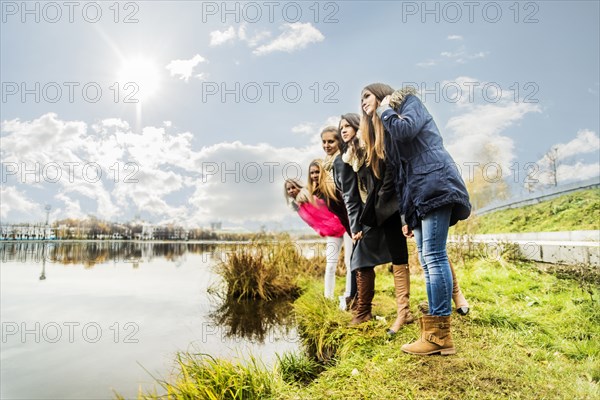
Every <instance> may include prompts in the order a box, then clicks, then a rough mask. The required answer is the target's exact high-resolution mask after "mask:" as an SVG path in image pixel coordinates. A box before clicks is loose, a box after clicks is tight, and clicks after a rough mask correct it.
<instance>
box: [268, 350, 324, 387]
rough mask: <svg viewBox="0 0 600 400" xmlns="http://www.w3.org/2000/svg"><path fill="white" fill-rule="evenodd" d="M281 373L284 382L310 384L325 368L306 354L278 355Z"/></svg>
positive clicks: (289, 353)
mask: <svg viewBox="0 0 600 400" xmlns="http://www.w3.org/2000/svg"><path fill="white" fill-rule="evenodd" d="M277 361H278V368H279V373H280V374H281V378H282V379H283V381H284V382H287V383H299V384H308V383H310V382H311V381H312V380H314V379H315V378H316V377H317V376H318V375H319V373H320V372H321V371H322V370H323V367H322V366H321V365H320V364H319V363H317V362H316V361H315V360H313V359H311V358H309V357H308V356H307V355H306V354H304V353H291V352H286V353H283V354H282V355H279V354H278V355H277Z"/></svg>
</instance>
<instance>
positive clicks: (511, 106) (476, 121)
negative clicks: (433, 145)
mask: <svg viewBox="0 0 600 400" xmlns="http://www.w3.org/2000/svg"><path fill="white" fill-rule="evenodd" d="M474 82H476V83H478V84H479V86H477V87H479V88H481V87H482V86H483V85H485V82H478V81H477V80H476V79H474V78H469V77H464V76H463V77H458V78H457V79H456V80H455V81H454V82H453V83H454V84H457V85H458V86H459V87H461V92H460V96H461V97H460V101H458V102H456V107H457V110H458V111H459V112H460V114H459V115H456V116H454V117H452V118H450V119H449V120H448V122H447V124H446V128H447V129H448V130H449V131H450V132H451V133H452V135H451V136H450V140H449V141H448V144H447V146H446V147H447V148H448V151H449V152H450V154H452V157H453V158H454V160H455V161H456V163H457V164H459V165H467V164H465V163H469V162H477V163H480V164H481V165H483V164H485V163H489V162H495V163H498V164H499V165H500V166H501V167H502V169H503V173H506V174H505V176H508V174H509V169H510V165H511V163H512V161H513V160H514V159H515V145H514V141H513V139H511V138H510V137H508V136H505V135H503V134H502V132H504V131H505V130H507V129H509V128H510V127H511V126H513V125H515V124H517V123H519V122H520V121H521V120H522V119H523V118H524V117H525V116H526V115H527V114H529V113H539V112H541V109H540V107H539V106H538V105H536V104H532V103H524V102H517V103H515V102H514V99H512V98H511V96H510V95H511V92H510V91H504V92H502V93H499V96H500V97H499V99H498V102H496V103H486V102H485V101H482V100H485V98H483V95H482V91H481V90H473V85H472V84H473V83H474ZM443 84H448V82H443ZM465 171H466V170H465V169H463V172H465Z"/></svg>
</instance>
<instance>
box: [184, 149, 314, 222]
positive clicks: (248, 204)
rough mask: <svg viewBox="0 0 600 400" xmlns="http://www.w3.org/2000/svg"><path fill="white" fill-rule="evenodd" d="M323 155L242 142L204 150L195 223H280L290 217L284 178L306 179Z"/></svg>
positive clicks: (194, 203) (194, 202) (195, 198)
mask: <svg viewBox="0 0 600 400" xmlns="http://www.w3.org/2000/svg"><path fill="white" fill-rule="evenodd" d="M322 153H323V151H322V150H321V149H319V148H318V147H315V146H309V147H305V148H300V149H298V148H294V147H284V148H276V147H273V146H271V145H268V144H259V145H247V144H243V143H241V142H233V143H219V144H217V145H214V146H210V147H206V148H203V149H202V150H201V151H200V155H199V158H198V159H197V160H196V163H197V170H199V171H201V172H202V173H203V174H204V175H203V178H202V179H199V180H197V181H196V182H195V191H194V193H193V195H192V196H191V197H190V199H189V203H190V204H191V205H192V206H193V208H194V210H195V211H194V212H193V213H192V215H191V217H190V220H191V221H209V220H214V219H226V220H228V221H231V222H233V223H240V222H243V221H262V222H267V221H280V220H281V219H282V218H284V217H285V216H288V215H289V214H290V210H289V208H287V206H286V203H285V198H284V195H283V194H284V191H283V182H284V178H285V177H292V178H294V177H298V178H301V179H302V180H303V181H304V180H305V179H306V178H307V172H306V171H305V169H307V167H308V164H309V162H310V160H312V159H313V158H316V157H320V156H322ZM267 163H270V164H267Z"/></svg>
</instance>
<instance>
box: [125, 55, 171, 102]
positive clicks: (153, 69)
mask: <svg viewBox="0 0 600 400" xmlns="http://www.w3.org/2000/svg"><path fill="white" fill-rule="evenodd" d="M117 79H118V82H119V85H120V88H121V90H123V93H124V94H125V95H130V97H131V99H138V100H140V101H144V100H148V99H149V98H151V97H152V96H153V95H155V94H156V92H157V91H158V89H159V86H160V80H161V78H160V73H159V69H158V67H157V66H156V63H155V62H154V61H152V60H150V59H148V58H145V57H141V56H140V57H133V58H129V59H126V60H124V61H123V63H122V64H121V68H120V69H119V72H118V74H117ZM128 83H131V84H133V85H135V86H131V85H129V86H127V87H126V86H125V85H127V84H128Z"/></svg>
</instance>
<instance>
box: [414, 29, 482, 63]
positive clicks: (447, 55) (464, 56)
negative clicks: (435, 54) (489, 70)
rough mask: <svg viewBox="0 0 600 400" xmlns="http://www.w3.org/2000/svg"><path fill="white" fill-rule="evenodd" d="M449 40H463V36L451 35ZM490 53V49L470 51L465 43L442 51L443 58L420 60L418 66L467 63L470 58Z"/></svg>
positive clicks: (477, 57)
mask: <svg viewBox="0 0 600 400" xmlns="http://www.w3.org/2000/svg"><path fill="white" fill-rule="evenodd" d="M448 39H449V40H462V36H458V35H450V36H448ZM489 54H490V52H489V51H478V52H475V53H470V52H468V51H467V47H466V46H465V45H461V46H459V47H458V48H457V49H456V50H446V51H442V52H441V53H440V57H441V58H435V59H430V60H428V61H421V62H418V63H417V64H416V65H417V67H421V68H427V67H432V66H435V65H439V64H448V63H452V64H466V63H467V62H468V61H470V60H475V59H479V58H485V57H487V56H488V55H489Z"/></svg>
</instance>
